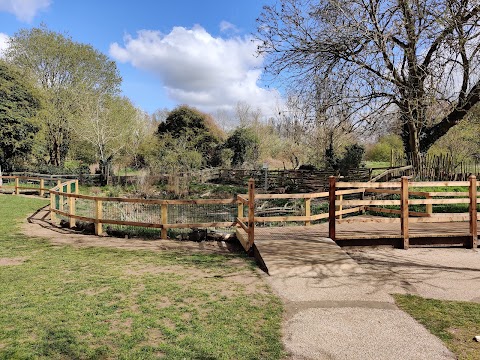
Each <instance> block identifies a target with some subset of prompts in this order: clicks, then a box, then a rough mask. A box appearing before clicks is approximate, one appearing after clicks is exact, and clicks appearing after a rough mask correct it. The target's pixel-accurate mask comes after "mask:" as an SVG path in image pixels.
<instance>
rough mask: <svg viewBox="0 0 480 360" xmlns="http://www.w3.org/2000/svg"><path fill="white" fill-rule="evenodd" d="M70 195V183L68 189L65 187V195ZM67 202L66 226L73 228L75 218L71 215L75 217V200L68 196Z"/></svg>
mask: <svg viewBox="0 0 480 360" xmlns="http://www.w3.org/2000/svg"><path fill="white" fill-rule="evenodd" d="M71 193H72V188H71V183H70V184H68V187H67V194H71ZM67 201H68V215H69V216H68V223H69V224H68V226H69V227H70V228H73V227H75V218H74V217H72V216H71V215H75V198H74V197H73V196H69V197H68V198H67Z"/></svg>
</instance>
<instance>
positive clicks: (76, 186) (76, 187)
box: [75, 179, 80, 195]
mask: <svg viewBox="0 0 480 360" xmlns="http://www.w3.org/2000/svg"><path fill="white" fill-rule="evenodd" d="M79 191H80V190H78V179H76V180H75V194H77V195H78V193H79Z"/></svg>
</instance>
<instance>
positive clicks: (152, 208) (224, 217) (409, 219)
mask: <svg viewBox="0 0 480 360" xmlns="http://www.w3.org/2000/svg"><path fill="white" fill-rule="evenodd" d="M0 179H1V180H5V181H6V182H7V185H6V186H9V185H10V186H11V187H13V188H14V193H16V194H19V193H20V190H21V189H23V188H28V189H29V190H34V191H37V192H38V193H39V194H41V195H42V194H43V193H44V192H48V193H49V196H50V217H51V221H52V222H55V221H57V216H61V217H65V218H66V219H67V220H68V225H69V226H70V227H74V226H75V225H76V220H80V221H84V222H89V223H93V224H94V228H95V234H96V235H102V234H103V232H104V229H103V226H104V225H120V226H134V227H144V228H155V229H160V231H161V238H162V239H167V238H168V234H167V231H168V230H169V229H182V228H227V227H228V228H230V227H235V228H236V234H237V238H238V239H239V241H240V242H241V244H242V245H243V247H244V248H245V249H246V250H247V251H248V250H250V249H251V248H252V247H253V245H254V242H255V228H256V224H258V225H261V224H267V223H278V222H299V223H302V224H303V225H305V226H310V225H312V223H313V222H315V221H319V220H322V219H328V224H329V236H330V238H332V239H333V240H336V224H337V223H341V222H352V221H360V222H368V221H375V222H386V223H387V222H389V223H399V224H400V230H401V237H402V239H403V242H402V246H401V247H403V248H405V249H406V248H408V247H409V223H421V222H454V221H468V222H469V224H470V225H469V231H470V232H469V234H470V235H469V242H468V243H467V244H466V246H467V247H470V248H473V247H476V246H477V220H479V216H478V215H477V204H479V203H480V200H479V199H478V193H477V187H478V186H479V185H480V183H479V182H477V180H476V177H475V176H471V177H470V179H469V181H442V182H417V181H409V180H408V178H407V177H403V178H402V180H401V181H400V182H386V183H372V182H345V181H341V182H337V180H336V178H335V177H334V176H332V177H330V178H329V191H328V192H315V193H303V194H256V193H255V181H254V180H253V179H250V180H249V183H248V193H247V194H240V195H237V196H236V197H235V198H231V199H194V200H163V199H131V198H120V197H100V196H90V195H83V194H79V188H78V180H76V179H75V180H66V181H63V182H62V181H61V180H57V184H56V185H55V186H53V187H52V188H49V189H48V188H46V186H45V182H46V181H51V180H50V179H42V178H31V177H24V176H2V177H0ZM21 182H30V183H29V186H28V187H27V186H22V183H21ZM36 184H38V186H37V185H36ZM12 185H13V186H12ZM4 186H5V184H4ZM454 186H455V187H466V188H468V191H460V192H454V191H448V190H447V191H419V190H417V189H416V188H422V187H447V188H448V187H454ZM385 196H391V197H392V196H393V197H396V198H389V199H385V198H384V197H385ZM377 197H379V198H377ZM289 199H290V200H294V201H296V202H300V203H301V204H302V206H301V208H300V210H301V213H298V209H296V210H295V211H294V212H291V213H288V214H286V215H278V214H276V213H277V212H282V211H284V212H289V211H290V210H291V209H290V208H287V207H285V206H283V207H282V206H277V207H273V208H266V209H265V208H261V207H260V206H257V205H259V204H260V203H261V202H262V201H280V200H281V201H284V200H289ZM312 201H319V202H320V203H322V204H325V205H328V209H327V207H324V208H322V209H323V210H324V211H323V212H322V211H319V210H318V208H315V209H314V207H313V205H312ZM445 204H447V205H451V204H459V205H461V204H463V205H464V206H465V205H468V212H467V213H446V214H439V213H435V212H434V211H433V205H445ZM418 205H421V206H424V211H418V209H417V210H416V211H411V210H410V209H409V206H418ZM322 209H320V210H322ZM367 211H368V212H370V213H380V214H390V215H396V216H399V217H397V218H382V217H375V218H368V219H367V218H364V217H358V218H355V217H354V216H353V217H352V215H355V214H364V213H365V212H367ZM344 215H351V216H350V217H347V218H344Z"/></svg>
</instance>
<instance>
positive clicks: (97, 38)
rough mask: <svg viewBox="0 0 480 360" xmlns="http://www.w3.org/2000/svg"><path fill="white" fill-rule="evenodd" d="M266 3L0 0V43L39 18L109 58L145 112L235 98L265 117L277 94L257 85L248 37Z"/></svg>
mask: <svg viewBox="0 0 480 360" xmlns="http://www.w3.org/2000/svg"><path fill="white" fill-rule="evenodd" d="M268 2H269V0H264V1H261V0H260V1H259V0H242V1H227V0H223V1H221V0H196V1H195V0H168V1H161V0H157V1H153V0H137V1H128V2H127V1H118V0H117V1H112V0H102V1H99V0H96V1H93V0H83V1H69V0H0V24H1V25H0V49H1V48H2V46H5V45H2V41H3V43H5V39H8V36H12V35H14V33H15V32H16V31H18V30H19V29H21V28H29V27H35V26H39V25H40V24H41V23H45V24H46V25H47V27H48V28H49V29H51V30H54V31H58V32H62V33H65V32H66V33H68V34H69V35H70V36H71V37H72V38H73V39H74V40H75V41H78V42H83V43H89V44H91V45H93V46H94V47H95V48H97V49H98V50H100V51H102V52H103V53H105V54H108V55H109V56H110V57H111V58H112V59H114V60H116V61H117V65H118V68H119V70H120V73H121V75H122V77H123V86H122V89H123V93H124V94H125V95H126V96H128V97H129V98H130V99H132V101H133V102H134V103H135V105H137V106H138V107H140V108H142V109H144V110H146V111H148V112H153V111H154V110H156V109H158V108H164V107H167V108H172V107H174V106H175V105H177V104H183V103H185V104H189V105H192V106H196V107H198V108H200V109H202V110H204V111H208V112H211V113H215V112H216V111H218V110H225V111H230V110H232V109H233V108H234V107H235V105H236V103H237V102H243V103H247V104H249V105H250V106H251V107H252V108H260V109H262V112H263V113H264V115H267V116H268V115H269V113H273V112H274V111H275V108H276V106H278V104H279V102H280V100H279V94H278V92H277V91H276V90H275V89H274V88H271V87H269V88H267V87H266V86H264V85H263V84H262V81H261V75H262V73H261V69H262V65H263V59H262V58H259V57H257V56H256V55H255V43H254V42H253V41H252V38H251V34H252V33H253V32H255V27H256V24H255V19H256V18H257V17H258V15H259V14H260V12H261V9H262V6H263V5H264V4H265V3H268Z"/></svg>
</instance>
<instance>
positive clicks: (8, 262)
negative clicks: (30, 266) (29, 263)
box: [0, 257, 27, 266]
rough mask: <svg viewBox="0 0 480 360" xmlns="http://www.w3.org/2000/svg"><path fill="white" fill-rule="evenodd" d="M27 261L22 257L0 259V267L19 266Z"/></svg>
mask: <svg viewBox="0 0 480 360" xmlns="http://www.w3.org/2000/svg"><path fill="white" fill-rule="evenodd" d="M25 260H27V259H26V258H23V257H16V258H0V266H12V265H21V264H23V263H24V262H25Z"/></svg>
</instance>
